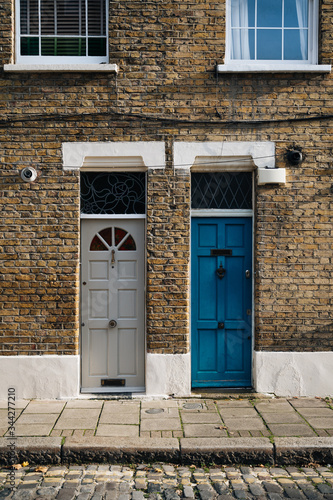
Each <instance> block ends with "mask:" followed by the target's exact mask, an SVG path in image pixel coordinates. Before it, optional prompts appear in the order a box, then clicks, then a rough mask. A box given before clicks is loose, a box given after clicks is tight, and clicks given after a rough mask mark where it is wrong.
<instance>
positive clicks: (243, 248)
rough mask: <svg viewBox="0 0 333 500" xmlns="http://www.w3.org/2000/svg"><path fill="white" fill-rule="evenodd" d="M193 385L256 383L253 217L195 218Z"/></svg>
mask: <svg viewBox="0 0 333 500" xmlns="http://www.w3.org/2000/svg"><path fill="white" fill-rule="evenodd" d="M191 252H192V264H191V265H192V290H191V325H192V342H191V352H192V387H250V386H251V334H252V328H251V323H252V319H251V318H252V316H251V313H252V311H251V308H252V220H251V218H245V217H244V218H238V217H230V218H221V219H220V218H213V217H212V218H199V217H198V218H193V219H192V247H191Z"/></svg>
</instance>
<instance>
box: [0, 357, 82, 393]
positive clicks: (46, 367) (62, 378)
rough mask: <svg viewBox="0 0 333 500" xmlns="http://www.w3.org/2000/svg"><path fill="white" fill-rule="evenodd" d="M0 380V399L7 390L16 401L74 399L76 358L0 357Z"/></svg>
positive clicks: (77, 387)
mask: <svg viewBox="0 0 333 500" xmlns="http://www.w3.org/2000/svg"><path fill="white" fill-rule="evenodd" d="M0 381H1V383H0V399H7V392H8V388H9V387H14V388H15V390H16V399H31V398H36V399H59V398H74V397H75V398H77V397H78V396H79V393H80V356H51V355H45V356H1V357H0Z"/></svg>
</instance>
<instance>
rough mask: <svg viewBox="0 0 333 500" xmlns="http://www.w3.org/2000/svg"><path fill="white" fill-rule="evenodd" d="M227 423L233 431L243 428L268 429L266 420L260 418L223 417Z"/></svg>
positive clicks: (250, 429) (249, 429)
mask: <svg viewBox="0 0 333 500" xmlns="http://www.w3.org/2000/svg"><path fill="white" fill-rule="evenodd" d="M223 420H224V423H225V425H226V426H227V427H228V429H230V430H232V431H242V430H248V431H252V430H258V431H260V430H264V429H266V427H265V424H264V422H263V421H262V420H261V419H260V418H259V417H255V418H223Z"/></svg>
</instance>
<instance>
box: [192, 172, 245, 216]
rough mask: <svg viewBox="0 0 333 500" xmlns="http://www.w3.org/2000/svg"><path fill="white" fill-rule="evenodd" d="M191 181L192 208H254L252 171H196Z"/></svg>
mask: <svg viewBox="0 0 333 500" xmlns="http://www.w3.org/2000/svg"><path fill="white" fill-rule="evenodd" d="M191 182H192V184H191V189H192V193H191V202H192V208H201V209H207V208H211V209H251V208H252V173H251V172H203V173H197V172H194V173H192V176H191Z"/></svg>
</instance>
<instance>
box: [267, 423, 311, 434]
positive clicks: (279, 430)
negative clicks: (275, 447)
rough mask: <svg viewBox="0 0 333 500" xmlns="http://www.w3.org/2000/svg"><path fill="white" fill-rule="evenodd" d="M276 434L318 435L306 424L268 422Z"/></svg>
mask: <svg viewBox="0 0 333 500" xmlns="http://www.w3.org/2000/svg"><path fill="white" fill-rule="evenodd" d="M267 425H268V427H269V429H270V431H271V433H272V434H273V435H274V436H279V437H282V436H295V437H297V436H316V433H315V432H314V431H313V430H312V429H311V427H309V426H308V425H306V424H267Z"/></svg>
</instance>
